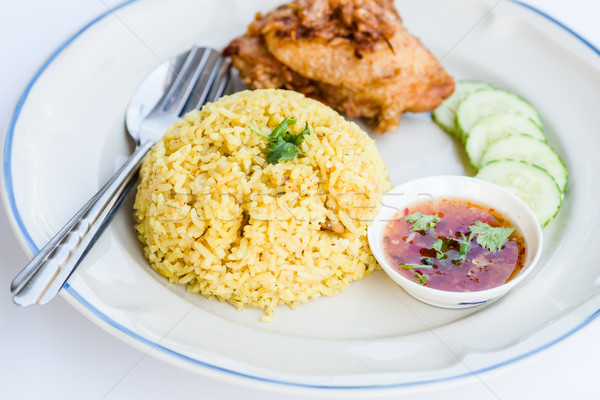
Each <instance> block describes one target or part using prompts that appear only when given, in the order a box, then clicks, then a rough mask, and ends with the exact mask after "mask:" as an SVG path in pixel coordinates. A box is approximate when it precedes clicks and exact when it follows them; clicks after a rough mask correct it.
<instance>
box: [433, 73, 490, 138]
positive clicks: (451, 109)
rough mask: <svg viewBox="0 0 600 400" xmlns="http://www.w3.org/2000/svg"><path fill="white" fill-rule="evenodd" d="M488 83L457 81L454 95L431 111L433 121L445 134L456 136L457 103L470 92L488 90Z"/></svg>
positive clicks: (457, 131)
mask: <svg viewBox="0 0 600 400" xmlns="http://www.w3.org/2000/svg"><path fill="white" fill-rule="evenodd" d="M490 87H492V86H491V85H490V84H489V83H485V82H479V81H458V82H456V87H455V88H454V93H452V95H451V96H450V97H448V98H447V99H446V100H444V102H443V103H442V104H441V105H440V106H439V107H438V108H436V109H435V110H433V113H432V116H433V120H434V121H435V122H436V123H437V124H438V125H439V126H440V127H441V128H442V129H443V130H445V131H446V132H448V133H450V134H451V135H454V136H458V133H459V129H458V126H457V125H456V107H457V106H458V103H460V101H461V100H462V99H464V98H465V97H467V95H468V94H469V93H471V92H474V91H475V90H479V89H484V88H490Z"/></svg>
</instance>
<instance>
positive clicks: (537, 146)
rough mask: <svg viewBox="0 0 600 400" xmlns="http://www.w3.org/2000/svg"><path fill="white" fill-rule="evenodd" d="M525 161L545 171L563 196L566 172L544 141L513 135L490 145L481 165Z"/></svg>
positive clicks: (561, 162) (556, 155)
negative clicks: (505, 161) (495, 162)
mask: <svg viewBox="0 0 600 400" xmlns="http://www.w3.org/2000/svg"><path fill="white" fill-rule="evenodd" d="M509 159H510V160H515V161H525V162H527V163H529V164H535V165H537V166H539V167H542V168H543V169H545V170H546V171H547V172H548V173H549V174H550V175H551V176H552V177H553V178H554V180H555V181H556V183H557V184H558V187H559V189H560V191H561V192H562V193H563V194H564V192H565V189H566V187H567V178H568V172H567V168H566V167H565V164H564V163H563V161H562V160H561V159H560V157H559V156H558V154H556V152H555V151H554V149H553V148H552V147H550V146H548V144H547V143H546V142H544V141H541V140H538V138H534V137H531V136H528V135H513V136H509V137H506V138H504V139H500V140H498V141H497V142H495V143H494V144H492V145H491V146H490V147H489V148H488V149H487V151H486V152H485V153H484V154H483V157H482V158H481V165H485V164H489V163H491V162H493V161H498V160H509Z"/></svg>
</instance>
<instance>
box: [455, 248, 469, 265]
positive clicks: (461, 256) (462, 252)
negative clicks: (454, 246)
mask: <svg viewBox="0 0 600 400" xmlns="http://www.w3.org/2000/svg"><path fill="white" fill-rule="evenodd" d="M470 251H471V243H470V242H469V243H461V244H460V246H459V248H458V257H456V261H457V262H458V263H459V264H461V265H462V264H463V263H464V262H465V260H466V259H467V254H469V252H470Z"/></svg>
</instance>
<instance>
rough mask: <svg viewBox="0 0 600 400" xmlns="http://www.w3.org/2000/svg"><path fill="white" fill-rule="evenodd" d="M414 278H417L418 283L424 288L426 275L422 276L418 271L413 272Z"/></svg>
mask: <svg viewBox="0 0 600 400" xmlns="http://www.w3.org/2000/svg"><path fill="white" fill-rule="evenodd" d="M415 278H417V279H418V280H419V283H420V284H421V285H423V286H425V284H426V283H427V281H428V278H427V275H423V274H422V273H420V272H419V271H415Z"/></svg>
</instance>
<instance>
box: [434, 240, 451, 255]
mask: <svg viewBox="0 0 600 400" xmlns="http://www.w3.org/2000/svg"><path fill="white" fill-rule="evenodd" d="M431 249H432V250H435V254H436V257H437V259H438V260H442V259H444V258H445V257H446V255H445V254H444V253H445V252H447V251H448V250H449V247H448V244H447V243H446V242H445V241H443V240H442V239H437V240H436V241H435V242H433V244H432V245H431Z"/></svg>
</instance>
